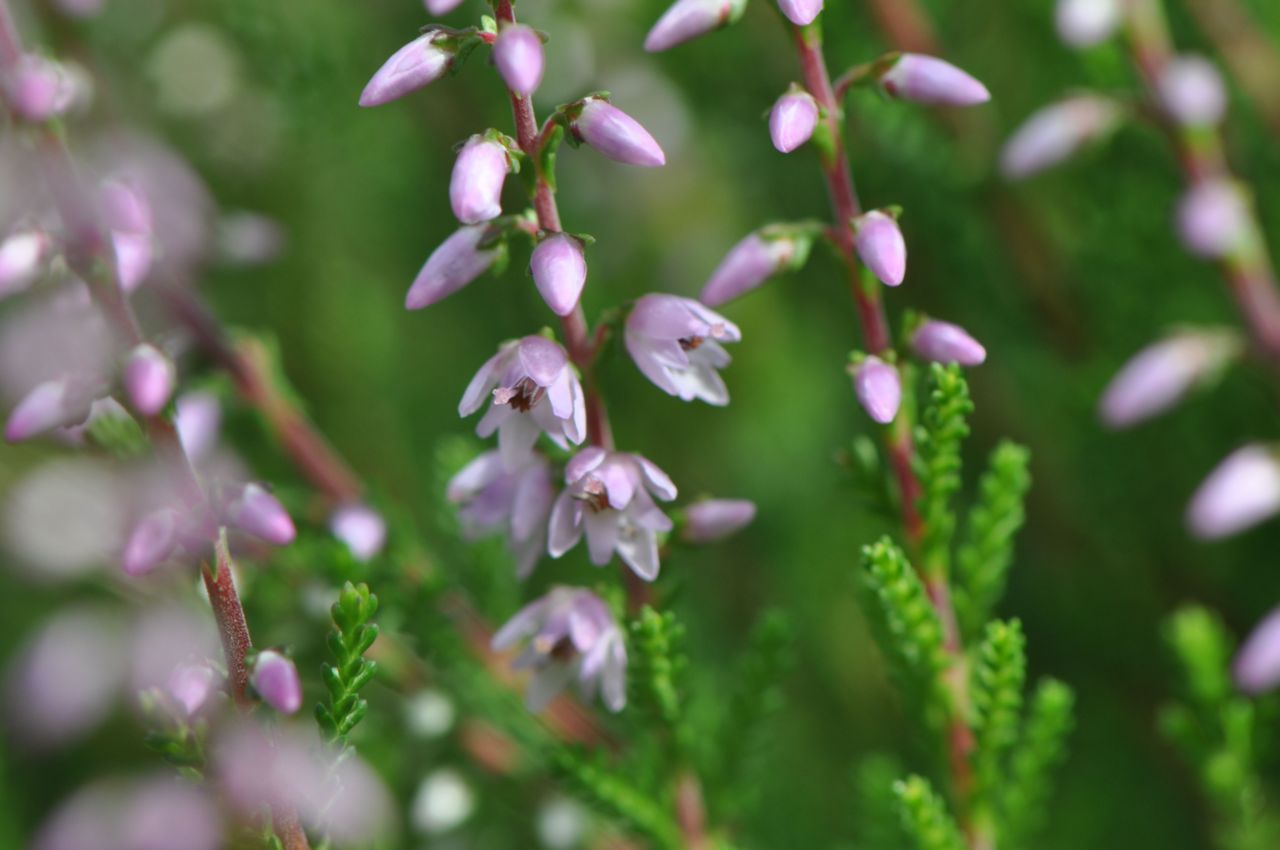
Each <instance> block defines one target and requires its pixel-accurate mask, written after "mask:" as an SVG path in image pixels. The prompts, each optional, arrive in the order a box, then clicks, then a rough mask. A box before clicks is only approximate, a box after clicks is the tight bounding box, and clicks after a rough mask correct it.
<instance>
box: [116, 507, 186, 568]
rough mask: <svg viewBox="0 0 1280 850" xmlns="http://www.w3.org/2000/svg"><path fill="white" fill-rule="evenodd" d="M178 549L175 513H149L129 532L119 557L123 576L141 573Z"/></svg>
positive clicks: (162, 511) (156, 565) (158, 563)
mask: <svg viewBox="0 0 1280 850" xmlns="http://www.w3.org/2000/svg"><path fill="white" fill-rule="evenodd" d="M177 548H178V515H177V514H176V513H175V512H174V511H172V510H167V509H166V510H159V511H156V512H155V513H153V514H148V515H147V516H145V517H143V518H142V520H141V521H140V522H139V523H138V524H137V525H135V526H134V527H133V530H132V531H131V532H129V538H128V540H126V541H125V544H124V553H123V554H122V555H121V557H120V568H121V569H122V570H124V573H125V575H128V576H134V577H137V576H141V575H146V574H147V573H149V572H151V571H152V570H154V569H155V568H156V567H158V566H160V564H162V563H163V562H164V561H165V560H166V559H168V557H169V556H170V555H172V554H173V552H174V550H175V549H177Z"/></svg>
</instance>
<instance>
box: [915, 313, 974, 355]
mask: <svg viewBox="0 0 1280 850" xmlns="http://www.w3.org/2000/svg"><path fill="white" fill-rule="evenodd" d="M911 346H912V347H913V348H914V349H915V351H916V354H918V355H920V356H921V357H922V358H924V359H925V360H932V361H934V362H935V363H959V364H960V365H961V366H978V365H980V364H981V363H982V362H983V361H985V360H986V359H987V350H986V349H985V348H983V347H982V343H980V342H978V341H977V340H976V339H974V338H973V337H971V336H969V332H968V331H966V330H965V329H964V328H962V327H960V326H959V325H953V324H952V323H951V322H940V321H938V320H937V319H929V320H928V321H926V322H924V323H923V324H921V325H920V327H919V328H917V329H916V332H915V333H914V334H912V336H911Z"/></svg>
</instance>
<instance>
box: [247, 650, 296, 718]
mask: <svg viewBox="0 0 1280 850" xmlns="http://www.w3.org/2000/svg"><path fill="white" fill-rule="evenodd" d="M251 681H252V683H253V689H254V690H255V691H257V692H258V696H260V697H262V699H263V701H264V702H266V704H267V705H269V706H271V707H272V708H274V709H275V710H276V711H278V712H280V713H281V714H293V713H294V712H296V711H297V710H298V709H299V708H302V680H301V679H299V678H298V668H297V667H295V666H294V665H293V662H292V661H290V660H289V659H288V658H286V657H284V656H283V655H281V654H280V653H278V652H276V651H275V650H273V649H266V650H263V651H262V652H259V653H258V658H257V660H256V661H255V662H254V664H253V677H252V679H251Z"/></svg>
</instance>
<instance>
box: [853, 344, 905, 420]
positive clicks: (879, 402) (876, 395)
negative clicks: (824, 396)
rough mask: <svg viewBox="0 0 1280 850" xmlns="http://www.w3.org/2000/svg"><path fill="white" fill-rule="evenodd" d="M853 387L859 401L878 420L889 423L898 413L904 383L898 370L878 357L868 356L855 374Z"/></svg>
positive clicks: (869, 414)
mask: <svg viewBox="0 0 1280 850" xmlns="http://www.w3.org/2000/svg"><path fill="white" fill-rule="evenodd" d="M853 389H854V392H855V393H856V394H857V396H858V402H859V403H860V404H861V405H862V408H863V410H865V411H867V415H868V416H870V417H871V418H872V419H873V420H875V421H876V422H879V423H880V424H881V425H888V424H889V423H890V422H892V421H893V419H894V417H895V416H897V415H898V405H899V404H900V403H901V402H902V383H901V380H900V379H899V377H898V370H897V369H895V368H894V367H893V366H891V365H889V364H888V363H885V362H884V361H883V360H881V359H880V358H878V357H868V358H867V359H865V360H863V361H862V364H861V365H860V366H858V369H857V371H856V372H855V373H854V376H853Z"/></svg>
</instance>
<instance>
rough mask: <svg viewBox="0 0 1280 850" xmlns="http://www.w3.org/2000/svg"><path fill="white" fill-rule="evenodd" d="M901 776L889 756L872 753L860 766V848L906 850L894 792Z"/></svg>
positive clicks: (857, 774)
mask: <svg viewBox="0 0 1280 850" xmlns="http://www.w3.org/2000/svg"><path fill="white" fill-rule="evenodd" d="M902 773H903V770H902V765H901V763H900V762H899V761H898V760H897V759H896V758H893V757H892V756H888V755H883V754H879V753H873V754H872V755H869V756H867V757H866V758H864V759H862V761H861V762H859V763H858V766H857V769H856V771H855V773H854V789H853V791H854V813H855V815H856V817H857V822H856V825H855V828H856V830H857V832H856V835H857V838H858V844H857V846H859V847H865V848H868V850H906V848H907V834H906V833H905V832H904V831H903V822H902V815H901V813H900V811H899V803H898V794H897V791H896V789H895V786H896V785H897V783H898V777H900V776H902Z"/></svg>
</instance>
